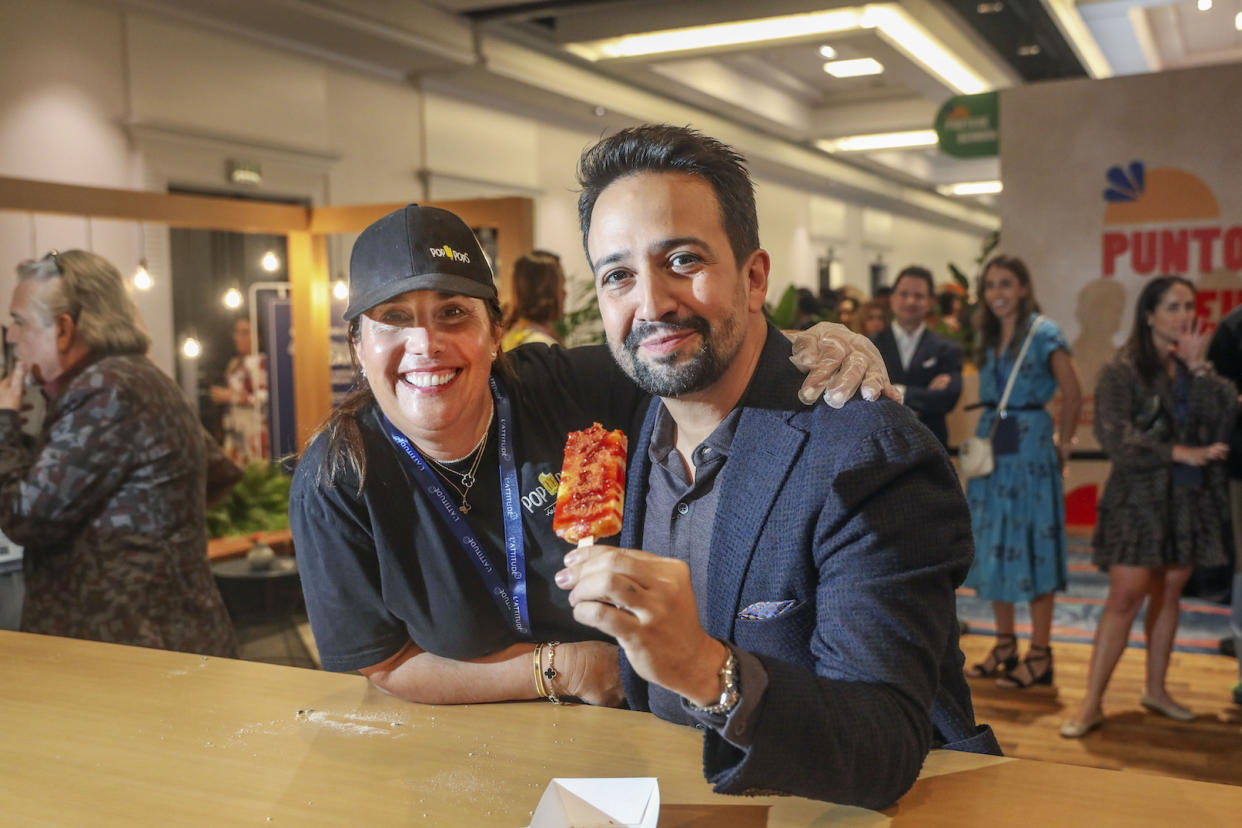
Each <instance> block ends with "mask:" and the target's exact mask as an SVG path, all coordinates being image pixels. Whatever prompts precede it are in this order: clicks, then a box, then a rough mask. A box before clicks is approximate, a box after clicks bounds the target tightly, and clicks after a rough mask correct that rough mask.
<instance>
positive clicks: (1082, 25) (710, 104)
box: [101, 0, 1242, 228]
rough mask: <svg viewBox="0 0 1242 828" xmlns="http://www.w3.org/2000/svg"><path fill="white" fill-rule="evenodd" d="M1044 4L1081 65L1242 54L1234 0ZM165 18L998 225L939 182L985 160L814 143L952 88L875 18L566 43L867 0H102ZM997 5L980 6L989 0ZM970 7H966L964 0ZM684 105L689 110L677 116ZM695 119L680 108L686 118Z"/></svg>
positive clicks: (958, 28) (948, 20)
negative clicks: (851, 61)
mask: <svg viewBox="0 0 1242 828" xmlns="http://www.w3.org/2000/svg"><path fill="white" fill-rule="evenodd" d="M1002 1H1003V2H1009V3H1015V4H1022V3H1026V4H1032V5H1036V4H1042V5H1043V7H1044V9H1046V10H1047V12H1048V14H1049V15H1050V16H1051V17H1052V19H1053V20H1054V21H1055V23H1056V25H1057V28H1058V29H1059V31H1060V32H1061V34H1062V36H1063V37H1064V38H1065V40H1066V41H1067V42H1068V43H1069V44H1070V45H1071V47H1072V48H1073V51H1074V53H1075V54H1076V55H1077V56H1078V58H1079V60H1080V61H1081V62H1082V63H1083V64H1084V65H1085V66H1086V67H1087V69H1088V72H1089V74H1091V75H1092V76H1095V77H1105V76H1108V75H1112V74H1128V73H1132V72H1148V71H1160V70H1163V69H1170V68H1177V67H1181V66H1191V65H1198V64H1202V63H1207V62H1222V61H1237V60H1242V32H1238V31H1237V30H1236V29H1235V28H1234V15H1236V14H1237V13H1238V12H1239V11H1242V0H1214V8H1213V9H1212V10H1211V11H1209V12H1200V11H1198V10H1197V9H1196V6H1195V4H1196V0H1180V1H1179V2H1176V3H1167V2H1162V0H1077V1H1076V0H1002ZM101 2H112V4H113V5H117V6H120V7H125V8H131V9H138V10H142V11H146V12H150V13H155V14H162V15H171V16H174V17H177V18H180V19H184V20H189V21H192V22H195V23H197V24H199V25H204V26H210V27H214V28H216V29H220V30H224V31H229V32H234V33H237V34H240V35H244V36H247V37H250V38H253V39H257V40H262V41H265V42H268V43H271V44H274V45H277V46H279V47H281V48H286V49H291V50H294V51H301V52H305V53H308V54H313V55H315V56H317V57H320V58H326V59H330V60H336V61H339V62H342V63H345V64H348V65H351V66H354V67H356V68H360V69H364V70H367V71H372V72H377V73H381V74H385V75H387V76H390V77H394V78H402V79H413V80H415V81H416V82H418V83H420V84H421V85H423V86H425V87H427V88H436V87H437V86H439V87H450V88H453V89H455V90H463V89H464V90H468V91H470V92H472V93H473V94H474V95H475V96H476V97H478V98H480V99H482V100H485V101H488V102H491V103H494V104H495V105H498V106H509V107H512V108H515V109H518V110H519V111H523V112H532V111H537V112H539V111H541V112H544V113H548V114H549V115H551V114H555V115H557V116H559V117H561V118H568V119H577V120H579V121H582V122H583V123H590V124H593V125H594V126H595V127H597V128H598V126H599V125H601V124H608V125H619V124H624V123H632V122H634V121H635V120H670V119H676V117H677V116H670V114H669V113H670V112H678V111H680V112H682V113H684V112H685V110H684V107H691V108H693V109H694V110H696V111H697V112H698V113H699V114H698V115H696V117H694V119H693V120H694V121H695V122H696V123H699V124H701V125H704V128H707V123H713V124H717V125H718V126H714V127H712V128H713V129H715V130H716V133H717V134H720V135H721V136H722V137H724V133H725V132H728V133H729V134H730V136H731V137H730V140H732V141H733V142H735V143H739V144H746V145H747V146H746V147H745V151H746V152H747V154H748V155H749V156H751V157H752V158H755V157H756V156H758V166H760V167H766V168H767V171H768V172H769V173H770V174H782V175H785V176H787V177H789V178H791V179H795V180H800V181H803V182H811V183H814V182H815V181H821V182H822V184H823V188H824V189H825V190H828V189H834V190H835V191H836V192H845V193H848V194H850V195H851V196H852V197H855V198H857V199H859V200H862V201H864V202H870V203H875V204H883V205H884V206H886V207H890V208H895V209H899V210H904V211H906V212H910V213H912V214H919V213H923V214H934V215H935V216H936V217H938V218H939V219H940V220H943V221H946V222H948V223H956V224H959V225H961V226H970V227H975V228H980V227H986V226H988V225H989V224H994V222H995V216H994V214H993V213H992V212H991V210H990V207H989V205H990V201H989V198H988V197H986V196H984V197H981V198H978V199H970V200H966V201H950V200H949V199H946V198H944V197H943V196H941V195H939V194H938V193H937V192H936V190H935V187H936V186H937V185H944V184H948V183H952V182H958V181H978V180H984V179H991V178H996V177H997V176H998V169H997V164H996V161H995V159H980V160H970V161H963V160H957V159H952V158H949V157H947V156H945V155H943V154H942V153H941V152H939V151H938V150H937V149H936V148H935V147H931V148H927V149H917V150H900V151H886V152H874V153H861V154H859V153H855V154H838V155H835V156H834V155H830V154H828V153H826V152H825V151H824V150H822V149H820V148H818V147H816V145H815V143H814V142H815V141H816V140H819V139H831V138H837V137H840V136H845V135H857V134H864V133H873V132H890V131H904V130H913V129H928V128H930V127H931V126H932V124H933V121H934V118H935V114H936V112H937V110H938V109H939V107H940V105H941V104H942V103H943V102H944V101H945V100H946V99H947V98H949V97H950V96H952V95H953V94H955V91H954V89H953V88H952V87H951V86H950V85H949V84H948V83H946V82H945V81H944V80H942V79H941V78H940V77H939V76H937V75H936V74H934V73H933V72H931V71H929V70H928V69H927V68H925V67H924V66H923V65H922V64H921V63H919V62H918V61H916V60H913V59H911V57H910V56H908V53H907V52H906V51H903V49H901V48H898V47H897V46H896V45H895V43H894V41H893V38H891V37H889V36H887V34H886V33H885V32H882V31H881V30H878V29H876V28H854V29H853V30H851V31H848V32H842V33H836V34H829V35H822V36H814V35H806V34H796V33H795V34H794V35H791V36H787V37H785V38H784V39H781V40H778V41H771V42H765V43H761V44H755V43H745V44H741V45H737V46H729V47H723V48H721V47H718V48H714V49H703V50H698V51H683V52H680V53H675V54H664V55H654V56H649V57H639V58H624V59H613V60H598V61H594V62H592V61H588V60H585V59H583V58H581V57H578V56H577V55H575V54H573V53H571V52H570V51H568V50H567V49H566V48H565V45H566V44H568V43H573V42H579V41H586V40H595V39H599V38H603V37H613V36H620V35H627V34H635V33H642V32H650V31H654V30H665V29H678V28H683V27H689V26H702V25H706V24H712V23H720V22H727V21H739V20H748V19H754V18H756V17H760V16H762V17H772V16H780V15H790V14H798V13H805V12H813V11H822V10H825V9H837V8H841V7H853V8H856V9H859V10H861V9H863V7H864V6H865V5H866V3H865V0H829V2H823V0H818V2H817V1H816V0H765V2H763V3H762V4H759V3H756V2H754V0H683V1H682V2H669V0H576V1H575V0H543V1H542V2H540V1H539V0H534V1H533V2H532V0H526V1H525V2H514V0H211V2H202V0H101ZM989 2H990V0H989ZM887 5H888V6H890V7H892V8H899V9H900V10H901V11H902V12H904V13H905V14H906V15H908V19H910V20H913V21H916V22H917V24H918V25H920V26H921V27H922V28H923V30H924V31H925V32H926V34H927V35H929V36H930V37H931V38H932V39H933V40H935V41H937V42H938V43H940V44H941V45H942V46H943V47H944V48H945V49H946V50H947V51H948V52H949V53H951V54H952V55H954V56H956V58H957V59H958V60H959V61H960V62H961V63H963V64H964V65H966V66H967V67H969V69H970V70H972V71H973V72H974V73H975V74H976V75H977V76H978V77H979V78H981V79H982V80H983V83H984V85H985V88H988V89H1001V88H1005V87H1007V86H1012V85H1014V84H1017V83H1020V82H1022V77H1021V75H1020V74H1019V73H1018V72H1017V71H1016V70H1015V68H1014V65H1015V64H1014V62H1013V61H1012V59H1011V58H1012V56H1006V55H1001V54H999V53H998V52H997V51H996V50H995V49H994V48H993V47H992V46H990V45H989V44H988V43H986V42H984V41H983V39H982V38H981V37H980V36H979V35H977V34H976V33H975V30H974V29H973V28H972V27H971V26H968V25H966V24H965V23H964V22H963V18H961V17H959V16H957V13H956V12H955V11H953V9H952V8H951V7H950V2H949V0H896V2H890V3H888V4H887ZM966 8H968V9H970V8H973V6H972V5H971V4H967V6H966ZM825 44H827V45H830V46H832V47H833V48H834V49H836V50H837V52H838V55H837V57H838V58H858V57H870V58H873V59H875V60H878V61H879V62H880V63H881V64H883V66H884V72H883V73H882V74H880V75H875V76H870V77H859V78H833V77H831V76H829V75H828V74H827V73H825V72H824V71H823V69H822V65H823V63H824V59H823V58H822V57H820V56H819V54H818V49H819V47H820V46H821V45H825ZM677 107H683V109H681V110H678V109H677ZM681 119H682V120H683V121H684V120H689V118H687V117H684V115H683V116H682V118H681Z"/></svg>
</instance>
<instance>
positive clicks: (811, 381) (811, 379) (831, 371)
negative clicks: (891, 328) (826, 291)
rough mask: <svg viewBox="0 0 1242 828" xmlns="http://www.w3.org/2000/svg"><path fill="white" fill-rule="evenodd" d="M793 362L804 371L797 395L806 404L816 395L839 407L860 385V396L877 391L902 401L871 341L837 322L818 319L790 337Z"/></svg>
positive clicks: (873, 397)
mask: <svg viewBox="0 0 1242 828" xmlns="http://www.w3.org/2000/svg"><path fill="white" fill-rule="evenodd" d="M790 338H791V340H792V341H793V356H792V357H790V359H791V360H792V362H793V364H794V365H796V366H798V368H799V369H801V370H802V371H805V372H806V374H807V376H806V380H805V381H804V382H803V383H802V389H801V390H800V391H799V392H798V397H799V399H801V400H802V402H804V403H806V404H807V405H810V404H812V403H814V402H815V400H816V398H818V397H821V396H822V397H823V398H824V402H826V403H828V405H830V406H832V407H833V408H840V407H841V406H843V405H845V403H846V401H847V400H849V399H850V398H851V397H853V396H854V393H855V392H856V391H858V390H859V389H860V388H861V390H862V395H863V399H866V400H877V399H879V398H880V395H881V394H883V395H884V396H886V397H888V398H889V399H892V400H895V401H896V402H902V398H903V395H902V393H901V391H900V390H899V389H898V388H897V387H896V386H894V385H893V384H892V383H891V382H889V380H888V369H887V368H885V367H884V357H882V356H880V351H879V349H877V348H876V347H875V344H874V343H873V342H872V341H871V340H870V339H868V338H867V337H865V336H863V335H862V334H859V333H854V332H853V331H851V330H850V329H849V328H847V327H845V326H844V325H842V324H840V323H838V322H818V323H816V324H814V325H812V326H811V327H810V328H807V329H806V330H805V331H799V332H798V333H796V334H793V335H792V336H791V337H790Z"/></svg>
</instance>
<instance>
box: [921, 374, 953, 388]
mask: <svg viewBox="0 0 1242 828" xmlns="http://www.w3.org/2000/svg"><path fill="white" fill-rule="evenodd" d="M952 381H953V378H952V377H950V376H949V375H948V374H937V375H936V376H934V377H932V381H931V382H929V383H927V390H928V391H943V390H944V389H946V388H948V387H949V383H951V382H952Z"/></svg>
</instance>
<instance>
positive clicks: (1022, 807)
mask: <svg viewBox="0 0 1242 828" xmlns="http://www.w3.org/2000/svg"><path fill="white" fill-rule="evenodd" d="M700 752H701V739H700V736H699V734H698V733H697V731H694V730H692V729H690V728H684V727H679V726H676V725H671V724H668V723H666V722H661V721H659V720H658V719H656V718H655V717H653V716H650V715H648V714H643V713H632V712H629V711H620V710H604V709H598V708H591V707H585V706H566V707H556V706H553V705H551V704H548V703H546V702H521V703H511V704H493V705H466V706H455V707H432V706H423V705H414V704H408V703H406V702H402V701H399V700H396V699H393V698H391V697H389V696H385V695H383V694H382V693H380V692H379V691H377V690H375V689H374V688H372V687H371V686H370V685H369V684H368V683H367V681H366V680H365V679H363V678H361V677H360V676H357V675H340V674H332V673H321V672H317V671H311V670H302V669H297V668H292V667H278V666H273V665H267V664H257V663H251V662H243V661H232V660H228V659H217V658H205V657H200V656H196V655H186V654H184V653H172V652H163V651H158V650H149V649H141V648H135V647H122V646H117V645H112V644H100V643H96V642H87V641H76V640H72V639H62V638H50V637H45V636H35V635H29V634H25V633H14V632H3V631H0V823H3V824H5V825H31V824H38V825H42V824H53V825H90V826H111V825H117V826H120V825H124V826H133V825H153V824H159V825H211V826H216V825H235V824H246V825H294V826H313V825H325V826H344V825H379V826H386V825H410V824H427V825H437V826H470V825H485V826H492V825H495V826H509V827H510V828H517V826H523V825H526V824H527V822H528V821H529V818H530V813H531V811H532V810H533V809H534V808H535V806H536V804H537V803H538V801H539V797H540V795H541V794H542V792H543V789H544V787H545V786H546V785H547V783H548V780H549V779H551V778H552V777H554V776H656V777H658V778H659V783H660V795H661V800H662V803H663V809H662V813H661V816H662V819H661V823H660V824H661V825H662V826H671V825H683V826H689V825H708V826H711V828H726V826H729V825H755V824H758V825H763V824H765V823H764V822H763V821H762V820H763V818H764V817H765V816H766V824H767V825H769V826H786V825H788V826H801V825H810V824H815V825H830V824H831V825H836V824H848V825H887V824H890V823H893V824H899V825H917V826H936V825H946V826H949V825H952V826H974V825H979V826H984V825H986V826H999V825H1040V824H1047V825H1050V826H1051V825H1056V826H1061V825H1075V824H1076V825H1091V826H1095V827H1096V828H1098V827H1099V826H1109V825H1124V826H1127V828H1129V826H1135V825H1148V824H1150V825H1163V826H1168V825H1193V826H1195V828H1206V826H1212V825H1225V824H1237V822H1238V820H1239V819H1240V818H1242V816H1240V815H1242V788H1234V787H1231V786H1226V785H1213V784H1208V783H1203V782H1189V781H1184V780H1177V779H1169V778H1164V777H1155V776H1144V775H1139V774H1130V773H1120V772H1114V771H1103V770H1093V769H1088V768H1081V767H1071V766H1067V765H1056V764H1051V763H1041V762H1029V761H1022V760H1013V759H1000V758H996V757H979V756H972V755H968V754H956V753H950V752H946V751H933V753H932V755H931V756H929V757H928V760H927V763H926V765H925V767H924V771H923V775H922V777H921V778H920V780H919V782H918V783H916V785H915V787H914V788H913V790H912V791H911V792H910V793H908V794H907V795H906V796H905V797H904V798H903V799H902V800H901V801H900V802H899V803H898V804H897V805H896V806H895V807H894V808H891V809H889V810H888V811H886V812H884V813H875V812H869V811H865V810H861V809H856V808H847V807H843V806H836V805H829V804H825V803H820V802H813V801H810V800H805V799H796V798H792V797H773V798H755V799H749V798H739V797H725V796H718V795H715V794H712V793H711V791H710V788H709V786H708V785H707V783H706V782H704V781H703V779H702V776H701V772H700ZM689 806H697V807H689ZM756 817H758V818H759V820H760V821H758V822H756V821H755V818H756Z"/></svg>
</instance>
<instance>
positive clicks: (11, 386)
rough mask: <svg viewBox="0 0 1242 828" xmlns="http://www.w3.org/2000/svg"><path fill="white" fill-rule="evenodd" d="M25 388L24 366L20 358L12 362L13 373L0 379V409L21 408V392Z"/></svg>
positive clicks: (19, 409)
mask: <svg viewBox="0 0 1242 828" xmlns="http://www.w3.org/2000/svg"><path fill="white" fill-rule="evenodd" d="M25 390H26V366H25V365H22V363H21V360H18V361H17V362H15V363H13V373H11V374H9V375H8V376H7V377H5V378H4V379H2V380H0V409H10V410H12V411H21V410H22V394H23V393H24V392H25Z"/></svg>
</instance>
